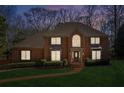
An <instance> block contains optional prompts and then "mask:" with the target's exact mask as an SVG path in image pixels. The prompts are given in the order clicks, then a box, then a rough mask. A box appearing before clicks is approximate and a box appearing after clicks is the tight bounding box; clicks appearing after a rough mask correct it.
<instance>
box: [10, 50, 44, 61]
mask: <svg viewBox="0 0 124 93" xmlns="http://www.w3.org/2000/svg"><path fill="white" fill-rule="evenodd" d="M21 50H30V51H31V60H40V59H43V58H44V55H43V49H42V48H41V49H40V48H14V49H13V50H12V51H11V55H10V56H9V59H10V60H11V61H21Z"/></svg>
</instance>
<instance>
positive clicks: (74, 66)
mask: <svg viewBox="0 0 124 93" xmlns="http://www.w3.org/2000/svg"><path fill="white" fill-rule="evenodd" d="M70 67H71V69H73V70H74V71H81V70H82V69H83V68H84V64H83V63H73V64H70Z"/></svg>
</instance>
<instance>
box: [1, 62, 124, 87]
mask: <svg viewBox="0 0 124 93" xmlns="http://www.w3.org/2000/svg"><path fill="white" fill-rule="evenodd" d="M67 71H69V69H67V68H66V69H63V70H62V69H58V70H57V69H56V70H49V69H48V70H38V69H37V70H30V69H29V70H26V69H23V70H17V71H10V72H0V79H5V78H10V77H19V76H29V75H36V74H47V73H56V72H57V73H59V72H67ZM0 86H1V87H2V86H27V87H38V86H42V87H54V86H56V87H60V86H61V87H83V86H85V87H86V86H87V87H90V86H93V87H95V86H98V87H100V86H105V87H107V86H115V87H116V86H124V60H118V61H117V60H113V61H111V64H110V65H106V66H88V67H85V68H84V69H83V70H82V71H81V72H79V73H77V74H73V75H69V76H63V77H54V78H41V79H40V78H39V79H32V80H20V81H13V82H8V83H4V84H1V85H0Z"/></svg>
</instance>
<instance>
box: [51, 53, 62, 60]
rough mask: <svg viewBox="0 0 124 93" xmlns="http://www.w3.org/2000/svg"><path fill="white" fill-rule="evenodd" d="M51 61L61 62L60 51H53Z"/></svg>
mask: <svg viewBox="0 0 124 93" xmlns="http://www.w3.org/2000/svg"><path fill="white" fill-rule="evenodd" d="M51 60H52V61H60V51H51Z"/></svg>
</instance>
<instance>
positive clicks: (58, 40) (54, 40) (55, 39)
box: [51, 37, 61, 45]
mask: <svg viewBox="0 0 124 93" xmlns="http://www.w3.org/2000/svg"><path fill="white" fill-rule="evenodd" d="M51 44H52V45H60V44H61V38H60V37H52V38H51Z"/></svg>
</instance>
